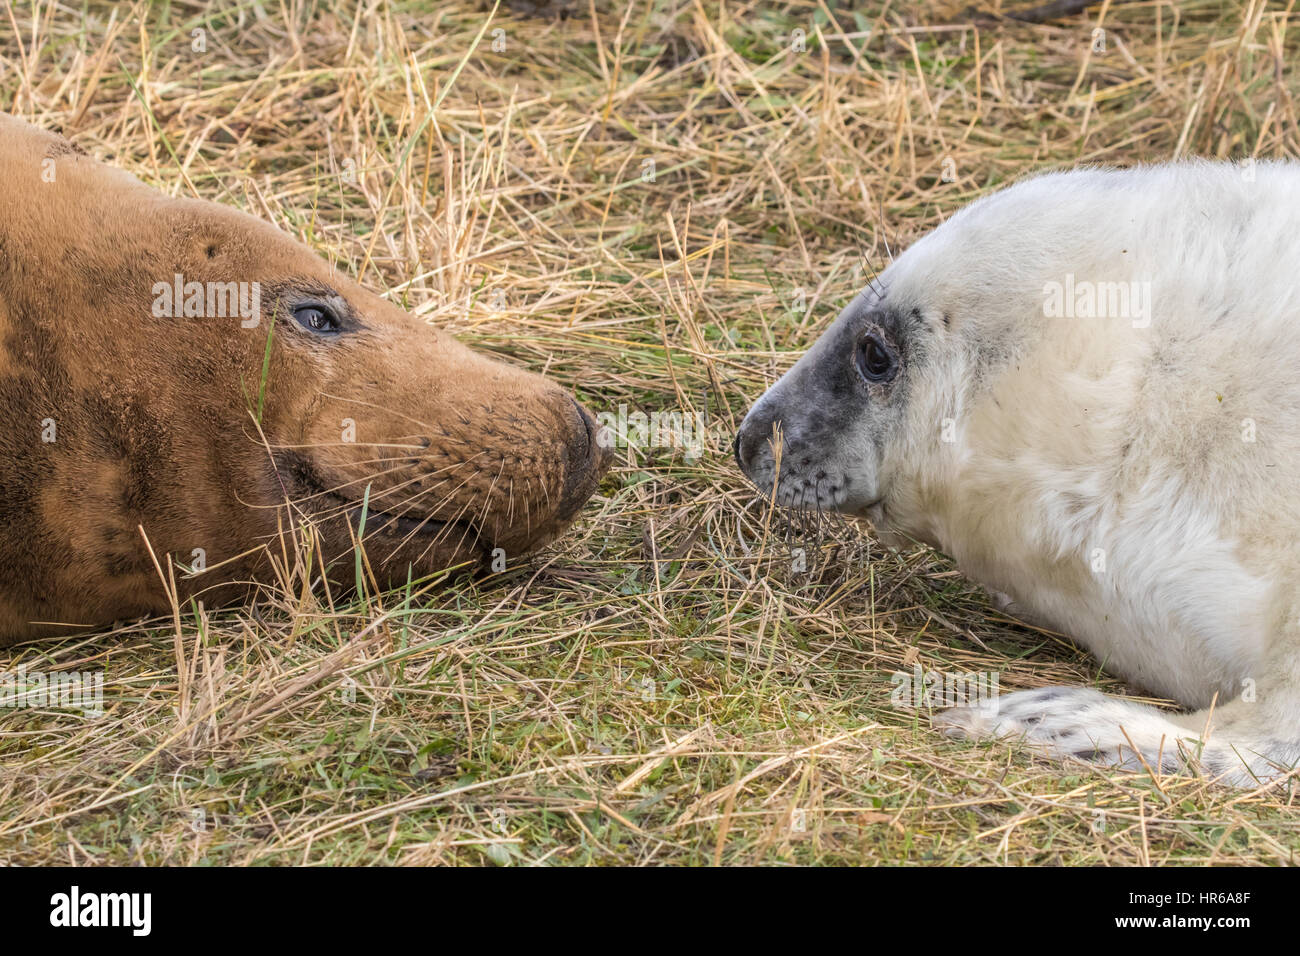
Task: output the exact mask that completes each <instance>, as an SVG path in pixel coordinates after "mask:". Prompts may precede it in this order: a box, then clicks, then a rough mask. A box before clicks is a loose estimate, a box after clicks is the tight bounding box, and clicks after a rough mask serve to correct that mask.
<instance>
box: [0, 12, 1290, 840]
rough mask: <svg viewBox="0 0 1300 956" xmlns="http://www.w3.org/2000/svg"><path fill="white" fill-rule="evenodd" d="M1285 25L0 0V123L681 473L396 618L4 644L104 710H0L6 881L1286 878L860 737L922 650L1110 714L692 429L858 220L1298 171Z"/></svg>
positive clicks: (977, 613)
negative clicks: (272, 875)
mask: <svg viewBox="0 0 1300 956" xmlns="http://www.w3.org/2000/svg"><path fill="white" fill-rule="evenodd" d="M828 2H829V0H828ZM1292 5H1293V0H1292V2H1288V3H1286V4H1280V3H1279V4H1274V5H1271V6H1270V7H1268V8H1265V6H1264V4H1263V3H1262V2H1259V0H1243V2H1211V0H1189V2H1178V3H1170V2H1151V3H1135V4H1132V5H1123V6H1116V7H1114V8H1113V9H1106V10H1104V11H1103V10H1100V9H1095V10H1093V11H1092V12H1091V13H1089V14H1088V15H1087V16H1086V17H1078V18H1074V19H1072V20H1069V21H1060V22H1056V23H1053V24H1049V25H1025V24H1016V23H1007V22H1003V23H996V22H992V21H989V20H982V21H980V22H979V24H978V26H976V25H975V24H973V23H972V22H971V21H970V20H967V19H963V15H962V14H961V12H960V11H961V9H962V8H963V7H964V6H965V4H963V3H946V4H945V3H936V2H923V3H919V4H901V3H896V2H883V3H881V2H876V0H872V2H870V3H866V4H863V5H861V7H860V12H847V11H845V10H843V9H835V8H832V9H828V7H827V6H825V5H823V4H822V3H821V2H820V0H817V2H791V3H779V4H759V3H748V4H742V3H737V2H728V3H726V4H725V6H724V5H720V4H719V3H718V2H716V0H699V2H696V0H668V2H663V0H654V2H650V3H647V2H646V0H639V2H637V3H635V4H634V5H633V6H631V7H629V8H627V9H623V8H621V7H617V6H615V5H612V4H607V3H604V2H602V3H599V4H596V5H595V6H596V8H595V9H592V8H591V7H588V6H587V5H586V3H585V0H578V2H574V3H570V4H569V5H568V13H569V16H568V17H567V18H563V19H556V18H555V17H554V16H541V17H533V18H528V17H525V16H522V15H519V14H517V13H511V12H509V11H508V10H504V9H503V10H501V11H498V12H497V13H496V15H495V17H494V19H493V20H492V21H491V23H490V24H489V23H488V22H487V18H488V12H487V8H486V7H477V6H474V5H472V4H465V5H458V4H450V3H440V2H431V0H414V2H401V3H397V4H395V5H394V7H393V8H392V9H391V10H390V9H389V8H387V7H386V5H384V4H381V3H379V4H377V3H365V4H362V5H360V6H356V5H353V4H350V3H341V2H340V3H335V2H333V0H324V2H321V3H297V2H290V3H285V4H266V3H262V4H252V3H248V2H244V3H238V2H234V0H219V2H217V3H214V4H211V5H207V4H197V3H189V2H183V3H171V4H166V5H159V6H155V7H148V8H144V7H142V8H137V9H136V10H134V11H133V10H132V9H131V8H129V7H127V6H125V5H109V4H103V5H101V4H91V5H90V7H89V13H88V15H87V16H85V17H84V18H83V16H82V15H81V12H80V10H79V9H78V8H77V7H76V6H75V5H56V4H50V3H39V4H36V5H35V6H31V5H27V4H19V5H17V6H15V7H13V8H12V9H11V8H9V7H8V6H7V5H6V6H5V9H4V10H3V11H0V63H2V65H0V96H2V97H3V106H4V108H5V109H8V110H10V111H12V112H15V113H17V114H19V115H21V116H24V117H26V118H28V119H31V120H33V121H35V122H38V123H40V124H43V125H46V126H50V127H63V128H64V129H65V130H66V131H67V132H69V133H70V134H71V135H72V136H73V137H74V138H75V140H76V141H77V142H78V143H79V144H80V145H81V146H83V147H84V148H86V149H87V150H89V151H90V152H92V153H93V154H95V155H97V156H99V157H102V158H106V159H109V160H111V161H113V162H115V163H117V164H119V165H121V166H124V167H126V168H128V169H130V170H132V171H134V172H135V173H136V174H137V175H139V176H140V177H142V178H143V179H145V180H147V181H149V182H151V183H153V184H156V185H157V186H159V187H160V188H162V189H163V190H166V191H168V192H171V193H174V194H189V193H194V194H197V195H200V196H203V197H207V198H211V199H215V200H218V201H221V202H226V203H230V204H233V205H236V206H239V207H242V208H244V209H246V210H248V211H250V212H252V213H254V214H255V215H258V216H262V217H265V218H267V219H269V220H271V221H273V222H275V223H277V224H278V225H279V226H281V227H282V228H284V229H286V230H287V231H289V232H290V233H293V234H296V235H298V236H299V237H301V238H302V239H303V240H304V241H305V242H307V243H309V244H310V245H312V246H313V247H314V248H316V249H317V250H319V251H320V253H321V254H322V255H324V256H327V257H328V258H329V259H330V260H331V261H334V262H336V263H337V264H338V266H339V268H341V269H342V270H344V271H346V272H348V273H350V274H353V275H359V276H361V279H362V281H363V282H365V283H366V284H368V285H369V286H370V287H372V288H374V289H376V290H379V291H386V292H387V294H388V295H389V296H390V297H391V298H392V299H394V300H395V301H398V302H401V303H402V304H404V305H405V306H406V307H408V308H409V309H411V310H412V311H414V312H415V313H416V314H419V315H422V316H426V317H428V318H429V320H430V321H434V322H437V323H439V324H441V325H444V326H446V327H449V328H451V329H453V330H455V331H456V332H457V333H459V334H460V335H461V336H462V337H464V338H465V339H466V340H467V341H470V342H472V343H474V344H476V345H477V346H478V347H479V348H482V349H486V350H491V351H493V352H496V353H498V354H500V355H502V356H503V357H505V358H506V359H507V360H509V361H514V362H518V363H520V364H523V365H526V366H528V367H530V368H533V369H536V370H544V371H546V372H547V373H548V374H549V375H551V376H553V377H554V378H555V379H557V380H559V381H561V382H563V383H565V384H566V385H569V386H571V387H573V388H575V389H576V390H577V392H578V393H579V395H580V397H581V398H582V399H583V400H584V401H585V402H587V403H588V404H589V405H590V407H592V408H593V409H595V410H597V411H604V410H616V409H617V407H618V405H619V404H620V403H628V405H629V406H630V407H631V408H632V409H638V408H639V409H643V410H646V411H653V410H681V411H684V412H695V411H700V412H703V413H704V414H705V415H707V418H708V421H709V447H708V449H707V451H706V453H705V454H704V455H703V456H702V457H700V458H699V460H697V461H694V462H691V461H688V460H686V458H685V457H684V456H683V455H682V454H681V453H680V452H676V451H673V450H672V449H647V450H644V451H636V450H629V451H626V452H624V453H623V455H624V457H623V459H622V460H621V461H620V463H619V465H618V466H617V467H616V468H615V470H614V471H613V472H612V473H611V475H610V476H609V477H608V478H607V479H606V481H605V482H604V484H603V485H602V488H601V490H600V492H599V494H598V495H597V497H596V498H595V500H594V501H593V502H592V503H591V505H590V506H589V507H588V508H587V510H586V511H585V512H584V515H583V517H582V520H581V521H580V523H579V525H578V526H577V527H576V528H575V529H574V530H573V531H572V533H570V534H569V535H568V536H567V537H566V538H564V539H563V541H561V542H560V543H559V544H558V545H557V546H556V547H554V548H552V549H551V550H550V551H548V552H547V553H546V554H543V555H539V556H536V557H534V558H533V559H531V560H530V561H529V562H528V563H526V564H524V565H521V566H517V567H512V568H510V569H509V570H508V571H507V572H505V573H503V574H500V575H496V576H494V577H491V578H488V579H486V580H481V581H478V582H473V583H469V582H464V581H461V582H458V583H457V584H456V585H455V586H454V587H452V588H450V589H446V590H442V591H435V592H433V593H431V594H429V595H426V596H423V597H420V598H419V599H418V600H415V601H410V600H408V599H407V596H405V595H403V594H388V595H383V596H382V597H380V598H378V599H375V600H372V601H371V602H370V603H369V604H368V605H360V604H357V605H353V606H340V607H336V608H335V609H334V610H332V611H330V610H328V609H322V608H320V607H319V606H314V605H312V606H309V605H303V604H301V603H299V601H298V600H297V599H296V598H292V597H288V596H284V595H280V596H276V595H267V596H266V597H265V598H264V599H263V600H261V601H260V602H259V603H258V604H257V605H256V606H255V607H252V608H243V609H233V610H228V611H224V612H220V613H210V612H201V613H198V614H193V613H189V614H187V616H186V618H185V619H184V620H183V622H182V625H181V628H180V631H179V637H178V635H177V633H176V631H175V630H174V629H173V628H172V626H171V624H170V622H166V621H164V622H151V623H150V624H147V625H142V624H135V625H132V626H129V627H124V628H122V629H119V630H117V631H114V632H113V633H106V634H99V635H94V636H91V637H83V638H80V639H72V640H65V641H63V642H60V643H42V644H29V645H25V646H23V647H20V648H16V649H12V650H10V651H8V652H0V671H5V670H8V671H13V670H16V669H17V668H18V667H19V666H20V665H26V666H27V667H28V668H29V669H32V670H37V669H39V670H46V671H49V670H92V669H102V670H103V671H104V673H105V698H106V700H105V703H106V711H107V713H106V714H105V715H104V716H103V717H101V718H99V719H98V720H87V719H85V718H83V717H81V716H78V715H76V714H72V713H65V712H60V711H53V710H51V711H45V710H8V711H0V861H7V862H10V863H19V864H41V863H58V862H69V863H89V862H112V863H128V862H137V861H138V862H147V863H208V864H212V863H223V864H247V863H259V864H267V863H271V864H285V863H312V864H354V863H439V862H441V863H450V862H463V863H476V862H486V861H495V862H498V863H534V862H544V863H551V864H559V863H708V862H711V861H721V862H724V863H870V862H885V863H954V864H967V863H988V862H1009V863H1071V864H1135V863H1152V864H1160V863H1204V862H1237V863H1276V862H1290V861H1291V860H1292V858H1293V855H1294V854H1295V851H1296V847H1297V845H1298V844H1300V832H1298V831H1300V822H1298V821H1297V818H1296V816H1295V815H1294V814H1293V813H1292V812H1291V809H1290V807H1291V800H1292V797H1291V795H1290V794H1289V793H1288V792H1283V791H1280V790H1279V789H1277V788H1274V789H1272V790H1269V791H1266V792H1260V793H1239V792H1231V791H1224V790H1219V789H1216V788H1213V787H1210V786H1208V785H1206V784H1205V783H1204V782H1203V781H1200V780H1196V779H1189V778H1183V779H1177V778H1160V779H1154V780H1153V779H1150V778H1148V777H1145V776H1135V775H1126V774H1117V773H1116V774H1112V773H1106V772H1102V771H1096V770H1092V769H1085V768H1080V767H1071V768H1062V767H1059V766H1054V765H1049V764H1045V763H1040V762H1036V761H1034V760H1032V759H1031V758H1029V757H1027V756H1025V755H1024V754H1018V753H1016V752H1014V750H1012V749H1008V748H1005V747H1001V746H996V747H989V746H981V745H972V744H967V743H953V742H948V741H945V740H943V739H941V738H939V737H937V736H936V735H934V734H933V733H931V732H930V731H929V729H928V726H927V724H928V720H927V718H926V715H925V714H924V713H918V712H916V711H909V710H902V709H896V708H893V707H891V706H890V691H891V689H892V686H891V683H890V674H891V673H892V672H894V671H895V670H898V669H900V668H902V669H910V668H912V666H913V665H914V664H918V663H919V664H920V665H922V666H923V667H925V668H927V669H930V668H938V669H941V670H943V671H946V672H953V671H995V672H998V673H999V674H1000V678H1001V685H1002V687H1003V689H1008V688H1019V687H1032V686H1038V685H1042V684H1047V683H1053V682H1071V683H1079V682H1085V683H1096V684H1098V685H1099V686H1102V687H1104V688H1106V689H1110V690H1123V688H1120V687H1119V686H1118V685H1117V684H1116V683H1115V682H1114V681H1113V680H1111V679H1110V678H1107V677H1105V676H1103V675H1100V674H1099V672H1098V665H1097V663H1096V662H1095V661H1094V660H1092V659H1091V658H1089V657H1088V656H1087V655H1086V654H1084V653H1082V652H1081V651H1079V650H1078V649H1076V648H1074V647H1073V646H1072V645H1071V644H1070V643H1069V642H1068V641H1066V640H1063V639H1061V638H1058V637H1055V636H1052V635H1045V634H1042V633H1038V632H1035V631H1033V630H1030V629H1027V628H1025V627H1023V626H1020V625H1018V624H1016V623H1015V622H1013V621H1009V620H1006V619H1004V618H1002V617H1000V616H999V615H998V614H997V613H996V612H995V611H993V610H991V609H990V607H989V605H988V604H987V602H986V600H985V598H984V597H983V595H982V593H981V592H980V591H978V589H976V588H974V587H973V586H972V585H970V584H969V583H967V582H966V581H964V580H963V579H962V578H961V577H959V576H958V575H957V574H956V573H955V572H954V571H953V569H952V568H951V566H950V565H949V564H948V563H947V562H946V561H945V560H944V559H943V558H942V557H940V556H937V555H935V554H934V553H932V552H928V551H925V550H921V549H918V550H916V551H914V552H912V553H905V554H895V553H888V552H884V551H882V550H881V549H880V548H879V547H878V546H877V545H875V544H874V543H873V542H872V540H871V538H870V536H869V535H868V534H867V533H866V531H865V529H857V530H848V529H840V528H834V529H824V530H823V532H822V533H821V534H820V535H817V536H806V539H804V540H799V541H794V542H790V541H787V540H786V538H785V537H784V536H783V535H781V534H779V533H777V532H776V531H775V530H774V528H775V527H776V525H775V524H773V525H772V526H769V525H768V521H767V516H766V515H765V513H764V512H763V510H762V509H761V508H759V507H756V506H754V504H753V495H752V493H751V492H750V491H749V490H747V489H746V487H745V486H744V483H743V481H742V480H741V478H740V475H739V473H738V472H737V469H736V468H735V466H734V463H733V462H732V460H731V457H730V450H729V442H730V436H731V434H732V432H733V429H734V426H735V425H736V423H737V422H738V420H739V418H740V417H741V416H742V415H743V413H744V411H745V409H746V408H747V407H748V404H749V402H750V401H752V400H753V399H754V398H755V397H757V396H758V395H759V394H760V393H761V392H762V390H763V388H764V387H765V385H766V384H768V383H770V382H771V381H773V380H774V378H775V377H776V376H777V375H778V374H779V373H780V371H781V370H782V369H784V368H785V367H787V366H788V365H789V364H790V362H791V361H792V360H793V358H794V357H795V356H796V355H797V354H798V353H799V351H800V350H802V349H804V348H806V347H807V346H808V344H809V343H811V342H812V341H813V339H814V338H815V336H816V334H817V332H818V331H819V329H820V328H822V327H824V325H825V324H826V322H827V321H828V320H829V319H830V317H831V316H832V315H833V314H834V313H835V311H836V310H837V308H838V307H839V306H840V305H842V304H843V303H844V302H845V301H847V299H848V298H849V297H850V296H851V295H852V294H854V293H855V292H856V291H857V290H858V288H859V287H860V286H861V285H862V284H863V281H864V280H863V272H862V268H861V267H862V263H863V262H864V261H865V263H866V264H867V266H868V267H869V268H880V267H881V266H883V264H884V263H885V262H886V261H887V257H886V251H885V241H884V240H885V236H884V235H882V233H881V231H880V230H879V229H878V228H877V223H878V222H879V221H880V220H881V218H882V217H883V221H884V222H886V223H887V224H888V240H889V243H890V245H891V246H902V245H906V244H907V243H908V242H910V241H911V240H913V239H914V238H915V237H917V236H918V235H920V234H922V233H923V232H925V231H926V230H928V229H930V228H932V227H933V226H934V225H935V224H936V223H938V222H939V221H940V220H941V219H942V218H943V217H944V216H945V215H947V214H949V213H950V212H951V211H952V210H954V209H956V208H957V207H959V206H960V205H961V204H963V203H964V202H966V201H968V200H969V199H971V198H973V197H975V196H978V195H980V194H982V193H984V192H987V191H988V190H990V189H992V188H994V187H996V186H997V185H999V184H1000V183H1003V182H1006V181H1008V180H1010V179H1012V178H1014V177H1017V176H1020V175H1022V174H1024V173H1027V172H1030V171H1034V170H1040V169H1044V168H1047V167H1051V166H1058V165H1065V166H1068V165H1071V164H1074V163H1079V162H1110V163H1127V162H1133V161H1137V160H1150V159H1163V158H1168V157H1171V156H1176V155H1192V154H1199V155H1208V156H1217V157H1228V156H1236V157H1240V156H1248V155H1258V156H1295V155H1297V153H1298V152H1300V132H1298V131H1297V125H1296V122H1297V119H1296V110H1295V105H1294V103H1293V94H1292V89H1293V87H1294V85H1295V78H1294V76H1293V75H1292V73H1291V72H1290V69H1289V67H1288V64H1287V60H1288V58H1294V56H1295V54H1296V46H1297V43H1296V39H1295V35H1296V30H1295V26H1296V24H1295V22H1294V21H1295V20H1296V16H1297V15H1296V14H1294V13H1293V12H1292V11H1291V7H1292ZM541 6H543V7H545V6H546V4H545V3H543V4H541ZM262 11H264V12H265V17H263V13H262ZM137 14H140V15H139V16H137ZM1103 18H1104V27H1105V28H1106V31H1107V32H1106V41H1107V42H1106V51H1105V53H1091V52H1089V51H1090V46H1091V42H1092V31H1093V28H1094V27H1095V26H1096V25H1097V23H1098V21H1099V20H1102V19H1103ZM485 25H486V27H487V30H486V32H485V30H484V28H485ZM200 28H201V29H203V30H204V31H206V32H205V39H206V43H207V50H206V52H203V53H197V52H194V51H193V50H192V49H191V37H192V31H194V30H195V29H200ZM497 28H500V29H502V30H503V31H504V33H503V34H501V35H500V36H503V37H504V38H505V49H504V50H493V49H492V41H493V39H494V35H493V33H492V31H493V30H495V29H497ZM796 28H798V29H803V30H805V31H806V33H807V36H808V40H807V52H804V53H798V52H794V51H793V50H792V49H791V36H792V31H793V30H794V29H796ZM15 31H16V32H15ZM480 37H481V39H480ZM476 39H479V42H478V45H477V46H475V41H476ZM458 70H459V72H457V71H458ZM136 90H138V93H137V92H136ZM945 159H951V166H950V169H951V170H952V171H955V174H956V176H955V181H951V182H949V181H945V177H944V176H943V175H942V173H943V170H944V163H945ZM647 160H653V163H654V177H653V181H646V179H645V178H643V172H647V171H648V170H647V167H646V166H645V165H644V164H645V162H646V161H647ZM353 170H355V173H356V176H355V183H353V182H349V181H348V175H349V173H350V172H351V171H353ZM948 178H952V177H948ZM800 290H802V291H800ZM801 298H802V300H803V302H804V303H806V305H807V311H805V312H800V311H798V310H797V307H798V305H799V304H800V300H801ZM490 306H501V308H496V309H494V308H491V307H490ZM792 543H793V544H795V545H802V546H804V547H805V548H807V549H808V571H806V572H804V573H798V572H796V571H794V570H792V567H791V565H792V562H791V554H790V550H789V548H790V546H791V544H792ZM350 689H351V690H353V691H354V693H355V700H354V701H353V700H350V699H349V698H350V697H351V696H353V695H352V694H350V693H349V690H350ZM196 811H202V817H201V819H202V825H197V826H196V825H195V820H196V817H197V813H196Z"/></svg>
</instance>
